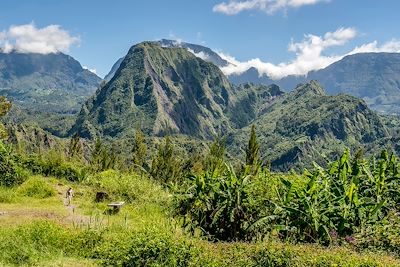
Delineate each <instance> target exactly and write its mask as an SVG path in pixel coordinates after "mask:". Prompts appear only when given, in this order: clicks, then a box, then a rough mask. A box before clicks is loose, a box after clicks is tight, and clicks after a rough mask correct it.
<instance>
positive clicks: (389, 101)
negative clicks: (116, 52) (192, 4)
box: [105, 39, 400, 114]
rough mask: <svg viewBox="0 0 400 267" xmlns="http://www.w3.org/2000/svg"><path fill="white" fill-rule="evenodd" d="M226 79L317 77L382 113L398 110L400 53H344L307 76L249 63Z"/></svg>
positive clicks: (290, 81) (202, 51) (201, 50)
mask: <svg viewBox="0 0 400 267" xmlns="http://www.w3.org/2000/svg"><path fill="white" fill-rule="evenodd" d="M157 43H159V44H160V45H161V46H163V47H182V48H186V49H187V50H188V51H189V52H191V53H192V54H194V55H195V56H197V57H200V58H201V59H203V60H205V61H208V62H211V63H213V64H215V65H217V66H218V67H220V68H221V67H224V66H227V65H229V64H232V63H230V62H228V61H226V60H225V59H223V58H221V56H220V55H219V54H218V53H216V52H214V51H213V50H211V49H210V48H208V47H205V46H201V45H196V44H190V43H185V42H178V41H174V40H166V39H162V40H161V41H158V42H157ZM122 60H123V58H120V59H119V60H118V61H117V62H116V63H115V64H114V66H113V67H112V69H111V71H110V72H109V73H108V74H107V75H106V77H105V79H106V80H107V81H108V80H110V79H111V77H113V75H114V74H115V71H116V70H117V69H118V67H119V65H120V64H121V62H122ZM228 79H229V81H230V82H232V83H233V84H236V85H238V84H242V83H247V82H251V83H254V84H265V85H268V84H277V85H279V86H280V87H281V88H283V89H284V90H285V91H290V90H292V89H293V88H295V87H296V86H297V84H299V83H306V82H309V81H311V80H317V81H319V82H320V84H321V85H322V86H323V87H324V88H325V89H326V92H327V93H328V94H330V95H337V94H339V93H347V94H350V95H353V96H355V97H358V98H362V99H364V100H365V101H366V102H367V103H368V105H369V106H370V107H371V108H372V109H374V110H376V111H378V112H379V113H382V114H400V53H358V54H354V55H349V56H345V57H344V58H343V59H341V60H339V61H337V62H335V63H333V64H331V65H329V66H328V67H326V68H324V69H320V70H316V71H311V72H309V73H308V74H307V75H306V76H287V77H284V78H282V79H279V80H273V79H271V78H269V77H268V76H266V75H265V74H264V75H260V74H259V72H258V70H257V69H256V68H254V67H251V68H250V69H248V70H247V71H245V72H243V73H241V74H231V75H229V76H228Z"/></svg>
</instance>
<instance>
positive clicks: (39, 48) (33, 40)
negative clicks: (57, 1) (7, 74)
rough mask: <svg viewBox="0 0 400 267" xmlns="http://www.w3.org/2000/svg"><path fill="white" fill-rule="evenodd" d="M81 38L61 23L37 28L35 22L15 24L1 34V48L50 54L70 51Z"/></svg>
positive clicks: (6, 50) (7, 50)
mask: <svg viewBox="0 0 400 267" xmlns="http://www.w3.org/2000/svg"><path fill="white" fill-rule="evenodd" d="M74 44H79V38H78V37H74V36H71V35H70V34H69V33H68V32H67V31H65V30H63V29H62V28H61V26H60V25H49V26H46V27H44V28H37V27H36V26H35V24H33V23H30V24H24V25H13V26H11V27H10V28H9V29H8V30H6V31H3V32H1V34H0V50H2V51H3V52H6V53H8V52H11V51H16V52H20V53H40V54H49V53H57V52H68V51H69V48H70V47H71V45H74Z"/></svg>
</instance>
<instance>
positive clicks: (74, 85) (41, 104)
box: [0, 52, 101, 114]
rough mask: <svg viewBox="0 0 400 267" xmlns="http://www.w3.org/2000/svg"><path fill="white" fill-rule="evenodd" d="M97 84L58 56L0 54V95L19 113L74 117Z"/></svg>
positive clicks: (76, 64) (72, 61)
mask: <svg viewBox="0 0 400 267" xmlns="http://www.w3.org/2000/svg"><path fill="white" fill-rule="evenodd" d="M100 81H101V79H100V78H99V77H98V76H97V75H95V74H94V73H92V72H90V71H88V70H86V69H83V68H82V66H81V64H80V63H79V62H78V61H76V60H75V59H73V58H72V57H71V56H68V55H65V54H62V53H57V54H22V53H15V52H12V53H0V95H4V96H6V97H7V98H9V99H10V100H12V101H13V103H14V105H17V106H20V107H21V108H22V109H29V110H31V111H33V110H35V111H39V112H51V113H58V114H63V113H64V114H65V113H76V112H78V111H79V108H80V106H81V105H82V104H83V103H84V101H85V100H86V99H87V98H88V97H89V96H90V95H92V94H93V93H94V92H95V90H96V88H97V86H98V85H99V84H100Z"/></svg>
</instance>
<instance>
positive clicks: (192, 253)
mask: <svg viewBox="0 0 400 267" xmlns="http://www.w3.org/2000/svg"><path fill="white" fill-rule="evenodd" d="M29 181H35V182H34V183H33V182H29ZM37 181H40V182H37ZM31 183H33V184H36V183H39V184H42V183H45V184H46V185H47V186H49V187H50V188H52V192H53V193H54V194H52V195H51V196H49V197H46V198H41V197H39V198H38V197H37V194H32V196H26V194H19V193H17V192H26V188H27V187H28V186H27V184H31ZM27 184H23V185H21V186H20V187H17V188H14V189H4V188H0V197H1V198H2V199H7V201H0V211H6V214H5V215H1V216H0V266H98V265H105V266H400V261H399V260H397V259H396V258H395V257H393V256H390V255H387V254H385V253H382V254H380V253H374V254H372V253H371V252H362V253H360V252H356V251H355V249H353V248H352V247H329V248H326V247H322V246H318V245H294V244H285V243H282V242H278V241H276V240H274V239H271V240H264V241H259V242H255V243H245V242H232V243H223V242H220V243H213V242H208V241H205V240H202V239H200V238H198V237H195V236H190V235H188V234H186V233H185V232H184V231H183V230H182V229H181V228H180V227H179V226H178V223H177V222H176V221H175V220H174V219H173V218H172V217H171V215H170V205H171V195H170V194H169V193H168V192H167V191H166V190H165V189H163V188H162V187H161V186H159V185H158V184H156V183H154V182H153V181H151V180H149V179H148V178H147V177H141V176H138V175H135V174H130V175H125V174H124V175H123V174H120V173H119V172H115V171H107V172H103V173H100V174H98V175H95V176H93V177H90V179H89V180H87V181H86V182H85V184H78V183H71V182H69V181H66V180H56V179H54V178H43V177H39V176H36V177H31V178H29V179H28V180H27ZM42 185H43V184H42ZM68 187H72V188H73V189H74V191H75V197H74V199H73V205H74V206H75V209H74V212H72V210H71V209H70V208H68V207H65V206H64V203H63V197H64V193H65V190H66V189H67V188H68ZM28 188H31V186H29V187H28ZM33 188H42V187H41V186H40V187H37V186H34V187H33ZM23 189H24V190H23ZM99 190H102V191H105V192H107V193H108V194H109V200H107V201H105V202H100V203H96V202H95V201H94V200H95V194H96V192H97V191H99ZM28 191H30V190H28ZM36 191H37V192H41V191H42V190H36ZM36 191H35V192H36ZM28 195H29V194H28ZM4 196H6V197H4ZM39 196H42V194H39ZM10 199H11V200H10ZM114 200H121V201H126V203H127V204H126V205H125V206H124V207H123V208H122V210H121V212H120V213H118V214H115V215H108V214H107V213H106V210H107V203H108V202H109V201H114Z"/></svg>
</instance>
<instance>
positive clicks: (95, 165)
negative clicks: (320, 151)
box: [0, 127, 400, 266]
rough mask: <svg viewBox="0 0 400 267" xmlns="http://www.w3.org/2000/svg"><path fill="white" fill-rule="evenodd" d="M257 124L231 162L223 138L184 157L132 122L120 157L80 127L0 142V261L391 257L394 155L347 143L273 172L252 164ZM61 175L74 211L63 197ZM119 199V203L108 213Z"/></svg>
mask: <svg viewBox="0 0 400 267" xmlns="http://www.w3.org/2000/svg"><path fill="white" fill-rule="evenodd" d="M256 132H257V131H256V128H255V127H253V128H252V131H251V135H250V137H249V142H248V144H247V145H246V147H244V148H243V149H244V150H245V152H246V155H245V157H244V159H243V165H237V164H236V165H234V166H231V165H230V164H229V163H228V160H227V158H226V152H225V140H224V139H216V141H215V142H214V143H213V144H211V145H210V148H209V151H208V152H207V153H205V154H204V155H201V154H200V155H197V156H196V157H193V158H188V159H186V160H185V156H183V155H180V153H179V151H178V150H176V149H175V147H174V146H173V145H172V144H171V141H170V140H168V139H166V140H165V141H163V142H160V145H159V148H158V151H154V152H149V151H147V148H146V146H145V139H146V138H144V137H143V135H142V133H141V132H140V131H137V132H136V135H137V136H136V137H135V138H134V139H133V140H134V142H135V144H134V148H135V149H133V150H132V152H131V155H130V156H129V157H128V158H126V159H122V158H120V157H121V156H120V155H118V153H113V152H112V151H113V146H110V145H106V144H104V143H103V142H102V141H100V139H98V140H97V141H96V142H95V143H94V144H93V147H92V148H91V149H90V151H91V153H90V154H88V155H86V154H85V151H86V148H85V146H84V145H83V144H82V142H81V140H80V138H79V137H78V136H75V137H74V138H72V139H71V141H70V142H69V144H67V145H66V149H65V148H64V149H63V150H59V151H55V150H52V151H42V152H41V155H35V153H32V152H28V151H25V152H23V151H21V150H19V151H18V152H17V151H16V150H15V149H13V148H12V146H11V145H5V144H3V143H1V144H2V146H3V147H4V148H5V149H6V151H8V152H7V153H5V154H4V156H3V157H2V158H1V164H2V166H5V167H3V169H2V170H4V171H3V172H2V176H1V181H2V185H1V186H0V212H1V211H4V212H5V213H4V214H2V215H0V226H1V227H0V246H1V247H0V253H1V254H0V264H4V265H44V266H46V265H51V262H60V263H66V264H70V265H72V266H87V265H106V266H115V265H120V266H398V265H399V264H400V260H398V259H397V258H398V257H399V256H400V254H399V253H400V252H399V250H398V247H399V246H398V245H399V244H400V235H399V233H398V231H397V230H396V229H398V228H393V227H397V226H400V218H399V215H398V213H399V210H398V207H399V201H400V196H399V194H398V191H397V188H398V186H399V180H400V172H399V170H400V169H399V162H398V159H397V157H396V155H394V154H392V153H388V152H386V151H383V152H382V153H381V154H380V155H379V156H378V157H377V158H365V157H363V156H362V153H361V152H360V153H356V154H355V155H354V156H352V155H351V154H350V152H349V151H348V150H346V151H344V153H343V154H342V156H341V157H340V158H339V159H338V160H336V161H334V162H332V163H330V164H329V166H328V167H327V168H322V167H320V166H318V165H317V164H315V166H314V168H313V169H310V170H305V171H304V173H303V174H296V173H294V172H292V173H274V172H271V171H270V170H269V169H268V168H267V167H266V166H263V165H262V164H261V160H260V158H261V156H262V153H263V151H262V150H260V146H259V144H258V140H257V136H256ZM114 149H116V148H114ZM148 153H150V154H151V155H150V156H145V155H147V154H148ZM138 155H141V157H142V156H143V157H144V158H148V160H145V161H140V160H138ZM194 159H195V160H194ZM191 161H195V162H196V164H193V162H191ZM121 162H123V163H122V165H125V167H124V168H121V167H120V166H121ZM126 165H128V166H126ZM72 170H73V171H72ZM52 177H56V178H52ZM70 186H72V187H73V188H74V189H75V198H74V200H73V205H74V212H73V213H72V211H71V210H69V209H68V208H65V207H64V206H63V200H62V197H63V195H64V193H65V192H64V190H65V189H66V188H68V187H70ZM97 192H104V193H105V197H104V198H102V199H96V193H97ZM116 200H118V201H125V202H126V206H125V207H123V208H122V211H121V212H120V213H118V214H113V213H110V212H108V208H107V203H108V202H109V201H116ZM32 220H33V222H32ZM28 221H30V222H28ZM221 241H224V242H221Z"/></svg>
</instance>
